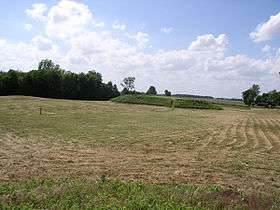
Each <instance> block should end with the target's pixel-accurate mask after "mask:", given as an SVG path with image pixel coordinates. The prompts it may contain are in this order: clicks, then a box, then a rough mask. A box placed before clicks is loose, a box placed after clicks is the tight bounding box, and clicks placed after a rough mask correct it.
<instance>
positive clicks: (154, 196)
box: [0, 179, 278, 209]
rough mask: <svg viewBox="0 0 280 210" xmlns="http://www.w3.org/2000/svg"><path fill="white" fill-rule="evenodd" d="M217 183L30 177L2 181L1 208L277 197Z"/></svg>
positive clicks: (235, 204) (209, 203) (225, 202)
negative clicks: (25, 179) (44, 178)
mask: <svg viewBox="0 0 280 210" xmlns="http://www.w3.org/2000/svg"><path fill="white" fill-rule="evenodd" d="M264 200H266V198H265V197H261V196H259V197H254V198H253V197H250V196H248V195H246V194H244V193H241V192H238V191H233V190H224V189H222V188H219V187H216V186H209V187H195V186H188V185H182V184H181V185H175V184H147V183H143V182H135V181H126V182H125V181H120V180H106V179H102V180H100V181H88V180H85V179H83V180H69V179H61V180H55V181H54V180H29V181H25V182H18V183H10V184H1V185H0V208H1V209H224V208H227V209H228V208H235V209H255V208H274V207H276V206H277V204H278V201H277V199H274V200H270V202H263V201H264Z"/></svg>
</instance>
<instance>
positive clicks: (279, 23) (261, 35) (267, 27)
mask: <svg viewBox="0 0 280 210" xmlns="http://www.w3.org/2000/svg"><path fill="white" fill-rule="evenodd" d="M279 35H280V13H278V14H277V15H274V16H271V17H270V18H269V20H268V21H266V22H264V23H262V24H260V25H258V26H257V28H256V29H255V31H254V32H251V33H250V37H251V39H252V40H253V41H255V42H263V41H267V40H270V39H272V38H273V37H274V36H279Z"/></svg>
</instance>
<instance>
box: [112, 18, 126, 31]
mask: <svg viewBox="0 0 280 210" xmlns="http://www.w3.org/2000/svg"><path fill="white" fill-rule="evenodd" d="M112 27H113V29H116V30H121V31H123V30H125V29H126V24H124V23H121V22H120V21H118V20H116V21H114V22H113V24H112Z"/></svg>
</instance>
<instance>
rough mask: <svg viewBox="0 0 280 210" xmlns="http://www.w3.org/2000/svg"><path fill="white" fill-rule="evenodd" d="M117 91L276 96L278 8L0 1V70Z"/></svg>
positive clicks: (160, 0)
mask: <svg viewBox="0 0 280 210" xmlns="http://www.w3.org/2000/svg"><path fill="white" fill-rule="evenodd" d="M46 58H48V59H51V60H53V61H54V62H55V63H57V64H60V66H61V67H62V68H63V69H65V70H67V71H73V72H87V71H90V70H95V71H97V72H100V73H101V74H102V75H103V80H104V81H105V82H107V81H112V82H113V83H115V84H117V85H118V87H119V88H121V86H120V83H121V81H122V79H123V78H124V77H127V76H134V77H136V88H137V90H139V91H146V90H147V89H148V88H149V86H151V85H153V86H155V87H156V88H157V90H158V92H159V93H162V92H163V91H164V90H165V89H168V90H169V91H171V92H172V93H185V94H197V95H211V96H215V97H227V98H233V97H234V98H240V97H241V93H242V91H243V90H245V89H247V88H248V87H250V86H251V85H252V84H259V85H260V86H261V89H262V91H270V90H274V89H277V90H279V89H280V74H279V71H280V1H279V0H254V1H252V0H200V1H199V0H153V1H150V0H130V1H128V0H41V1H40V0H24V1H22V0H10V1H0V70H2V71H7V70H9V69H16V70H21V71H29V70H32V69H36V68H37V66H38V63H39V62H40V60H42V59H46Z"/></svg>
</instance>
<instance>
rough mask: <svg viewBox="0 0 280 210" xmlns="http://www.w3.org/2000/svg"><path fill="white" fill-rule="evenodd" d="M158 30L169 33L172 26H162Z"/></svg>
mask: <svg viewBox="0 0 280 210" xmlns="http://www.w3.org/2000/svg"><path fill="white" fill-rule="evenodd" d="M160 31H161V32H163V33H165V34H170V33H171V32H172V31H173V27H163V28H161V29H160Z"/></svg>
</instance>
